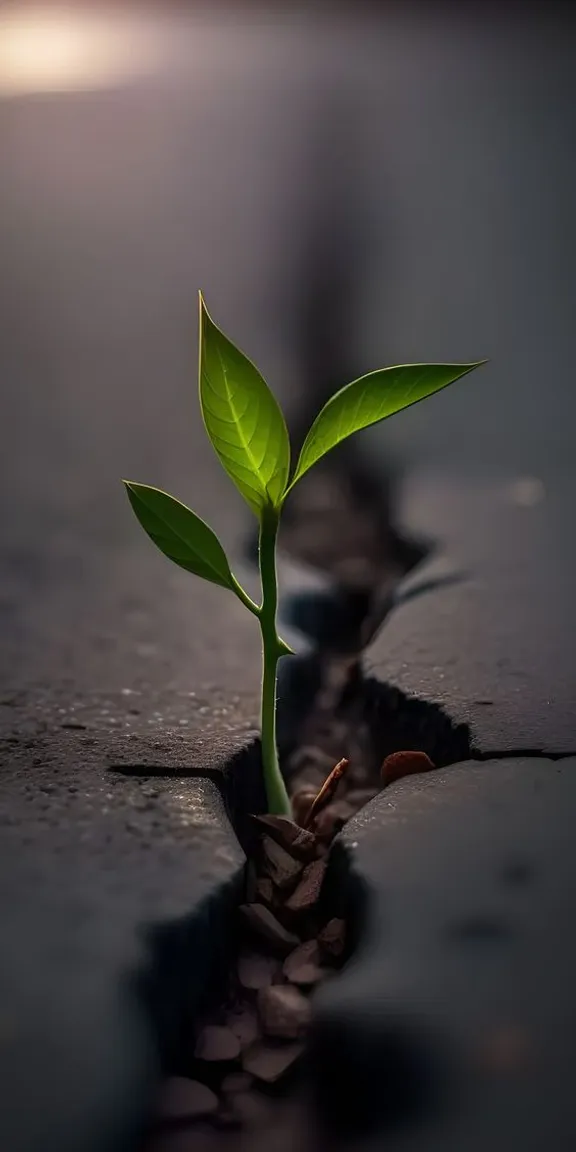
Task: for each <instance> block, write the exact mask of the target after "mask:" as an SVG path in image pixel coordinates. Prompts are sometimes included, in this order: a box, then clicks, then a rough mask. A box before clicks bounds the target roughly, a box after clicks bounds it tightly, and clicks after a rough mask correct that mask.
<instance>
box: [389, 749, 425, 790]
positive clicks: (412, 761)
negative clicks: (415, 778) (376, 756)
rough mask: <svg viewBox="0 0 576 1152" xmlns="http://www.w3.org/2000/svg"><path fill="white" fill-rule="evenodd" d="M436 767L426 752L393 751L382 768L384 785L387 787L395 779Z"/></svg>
mask: <svg viewBox="0 0 576 1152" xmlns="http://www.w3.org/2000/svg"><path fill="white" fill-rule="evenodd" d="M434 767H435V765H434V764H433V763H432V761H431V759H430V757H429V756H427V755H426V753H425V752H392V753H391V755H390V756H387V757H386V759H385V761H384V763H383V765H382V767H381V769H380V778H381V780H382V787H383V788H387V787H388V785H389V784H392V783H393V782H394V781H395V780H400V779H401V778H402V777H403V776H412V775H413V774H414V773H415V772H430V770H431V769H432V768H434Z"/></svg>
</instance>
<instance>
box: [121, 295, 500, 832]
mask: <svg viewBox="0 0 576 1152" xmlns="http://www.w3.org/2000/svg"><path fill="white" fill-rule="evenodd" d="M199 343H200V357H199V359H200V367H199V379H200V407H201V409H202V415H203V417H204V424H205V426H206V431H207V433H208V436H209V438H210V440H211V442H212V445H213V447H214V450H215V452H216V455H217V456H218V457H219V459H220V463H221V464H222V466H223V468H224V469H225V470H226V472H227V473H228V475H229V476H230V478H231V480H232V481H233V483H234V484H235V485H236V487H237V488H238V489H239V491H240V492H241V494H242V496H243V497H244V499H245V500H246V502H247V503H248V504H249V505H250V508H251V509H252V511H253V513H254V515H255V516H256V517H257V518H258V521H259V525H260V547H259V559H260V579H261V588H262V599H261V603H260V604H255V603H254V601H253V600H252V599H251V598H250V596H248V594H247V593H246V592H245V591H244V589H243V588H242V587H241V585H240V584H239V583H238V581H237V579H236V577H235V576H234V574H233V572H232V571H231V569H230V565H229V563H228V559H227V557H226V554H225V552H224V549H223V548H222V545H221V544H220V541H219V540H218V539H217V537H216V536H215V534H214V532H213V531H212V529H211V528H209V527H208V525H207V524H205V523H204V521H203V520H201V519H200V517H199V516H197V515H196V513H195V512H192V511H191V509H190V508H187V507H186V506H185V505H184V504H181V503H180V501H179V500H176V499H175V498H174V497H173V496H169V495H168V493H166V492H162V491H161V490H160V489H159V488H151V487H149V486H148V485H146V484H135V483H133V482H132V481H124V483H125V485H126V489H127V492H128V496H129V499H130V503H131V504H132V508H133V509H134V512H135V513H136V516H137V517H138V520H139V521H140V523H141V525H142V527H143V528H144V530H145V531H146V532H147V533H148V535H149V536H150V538H151V539H152V540H153V541H154V543H155V544H156V545H157V546H158V548H160V550H161V551H162V552H163V553H164V555H165V556H168V558H169V559H170V560H173V561H174V563H175V564H178V565H180V567H181V568H185V569H186V570H187V571H188V572H193V573H194V575H195V576H202V577H203V578H204V579H205V580H211V581H212V582H213V583H214V584H220V585H221V586H222V587H223V588H227V589H229V590H230V591H231V592H233V593H234V594H235V595H236V596H237V597H238V599H239V600H241V601H242V603H243V604H244V605H245V606H246V608H247V609H248V611H249V612H251V613H252V614H253V615H254V616H255V617H256V618H257V620H258V622H259V624H260V630H261V633H262V698H261V731H262V766H263V773H264V783H265V787H266V796H267V802H268V808H269V811H270V812H271V813H275V814H277V815H290V801H289V799H288V794H287V791H286V786H285V784H284V779H283V777H282V774H281V772H280V768H279V764H278V752H277V748H276V677H277V667H278V661H279V659H280V657H281V656H283V655H287V654H290V652H291V649H290V648H289V647H288V645H287V644H285V643H284V641H283V640H282V639H281V637H280V636H279V635H278V630H277V624H276V616H277V606H278V583H277V576H276V539H277V535H278V525H279V522H280V515H281V512H282V508H283V505H284V501H285V500H286V498H287V496H288V495H289V494H290V492H291V491H292V489H293V488H294V486H295V485H296V484H297V483H298V482H299V481H300V480H301V479H302V477H303V476H304V475H305V474H306V472H307V471H308V470H309V468H311V467H312V465H313V464H315V463H316V461H317V460H320V459H321V457H322V456H325V455H326V453H327V452H329V451H330V449H331V448H334V447H335V445H336V444H339V443H340V441H341V440H345V439H346V437H347V436H351V435H352V433H353V432H358V431H359V430H360V429H362V428H367V427H368V426H369V425H371V424H376V423H377V422H378V421H379V420H384V419H385V418H386V417H387V416H392V415H393V414H394V413H395V412H400V411H401V409H403V408H407V407H408V406H409V405H410V404H415V403H416V402H417V401H418V400H423V399H424V398H425V397H426V396H430V395H432V393H434V392H438V391H439V390H440V389H441V388H445V387H446V385H447V384H451V383H452V382H453V381H454V380H458V379H459V378H460V377H461V376H465V375H466V373H467V372H471V371H472V369H473V368H477V367H478V366H479V364H482V363H485V361H478V362H477V363H474V364H404V365H402V366H401V367H398V368H382V369H379V370H378V371H376V372H370V373H368V375H366V376H362V377H360V379H359V380H354V381H353V382H352V383H351V384H348V385H347V386H346V387H345V388H342V389H341V390H340V392H337V393H336V394H335V395H334V396H332V398H331V399H330V400H329V401H328V403H327V404H326V405H325V407H324V408H323V409H322V411H321V412H320V413H319V415H318V416H317V417H316V419H315V421H314V423H313V424H312V427H311V428H310V431H309V432H308V435H307V436H306V439H305V441H304V445H303V447H302V451H301V453H300V457H299V459H298V462H297V464H296V467H295V469H294V472H293V474H292V476H290V442H289V439H288V431H287V428H286V423H285V420H284V417H283V415H282V412H281V410H280V408H279V406H278V404H277V402H276V400H275V398H274V396H273V394H272V392H271V391H270V389H269V388H268V385H267V384H266V382H265V381H264V380H263V378H262V376H261V375H260V373H259V371H258V369H257V368H256V367H255V366H254V364H252V363H251V361H250V360H248V359H247V357H246V356H245V355H244V354H243V353H242V352H240V350H239V349H238V348H236V347H235V345H234V344H232V342H231V341H230V340H229V339H228V337H227V336H225V335H224V333H223V332H221V330H220V329H219V328H218V327H217V326H216V324H214V321H213V320H212V319H211V317H210V315H209V313H208V311H207V309H206V306H205V304H204V300H203V298H202V295H201V294H200V341H199Z"/></svg>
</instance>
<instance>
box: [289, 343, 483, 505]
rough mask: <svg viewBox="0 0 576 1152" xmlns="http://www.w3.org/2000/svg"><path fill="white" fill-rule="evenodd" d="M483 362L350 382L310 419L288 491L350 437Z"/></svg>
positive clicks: (388, 371) (410, 367) (386, 372)
mask: <svg viewBox="0 0 576 1152" xmlns="http://www.w3.org/2000/svg"><path fill="white" fill-rule="evenodd" d="M485 363H486V361H485V360H479V361H477V362H476V363H474V364H402V365H400V367H397V368H381V369H379V370H378V371H376V372H369V373H368V375H367V376H361V377H360V379H359V380H353V382H352V383H351V384H347V385H346V387H345V388H342V389H341V390H340V392H336V394H335V395H334V396H332V397H331V399H330V400H329V401H328V403H327V404H326V405H325V406H324V408H323V409H322V411H321V412H320V413H319V415H318V416H317V417H316V419H315V421H314V423H313V425H312V427H311V429H310V431H309V433H308V435H307V437H306V439H305V441H304V444H303V446H302V451H301V453H300V459H299V460H298V464H297V466H296V471H295V473H294V476H293V478H292V482H291V484H290V486H289V488H288V491H290V489H291V488H293V487H294V485H295V484H296V483H297V481H298V480H300V478H301V476H303V475H304V473H305V472H307V471H308V469H309V468H311V467H312V465H313V464H315V463H316V461H317V460H319V459H320V458H321V457H322V456H325V455H326V453H327V452H329V451H330V449H331V448H334V447H335V446H336V444H339V443H340V441H341V440H345V439H346V437H347V436H351V435H352V433H353V432H359V431H360V429H361V428H368V427H369V426H370V425H371V424H377V423H378V421H379V420H385V419H386V417H387V416H392V415H393V414H394V413H395V412H400V411H401V410H402V408H408V407H409V406H410V405H411V404H416V403H417V402H418V401H419V400H424V398H425V397H426V396H431V395H432V393H433V392H439V391H440V389H441V388H445V387H446V385H447V384H452V382H453V381H454V380H458V379H459V378H460V377H461V376H465V375H466V373H467V372H471V371H472V369H473V368H478V367H479V365H480V364H485Z"/></svg>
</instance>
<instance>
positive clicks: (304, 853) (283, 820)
mask: <svg viewBox="0 0 576 1152" xmlns="http://www.w3.org/2000/svg"><path fill="white" fill-rule="evenodd" d="M314 796H315V793H313V795H312V798H314ZM254 819H255V820H256V822H257V823H258V824H260V825H262V827H264V828H265V829H266V832H267V834H268V836H271V837H272V839H273V840H276V841H277V842H278V843H279V844H281V846H282V847H283V848H285V849H286V851H287V852H289V853H290V855H291V856H297V857H298V858H299V859H301V860H307V859H310V857H311V856H313V855H314V836H313V835H312V833H311V832H307V831H306V830H305V829H304V828H300V826H299V825H298V824H297V823H295V822H294V821H293V820H288V818H287V817H286V816H255V817H254Z"/></svg>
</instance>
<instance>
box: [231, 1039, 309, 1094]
mask: <svg viewBox="0 0 576 1152" xmlns="http://www.w3.org/2000/svg"><path fill="white" fill-rule="evenodd" d="M303 1051H304V1045H303V1044H302V1043H294V1044H281V1045H276V1044H269V1043H267V1042H266V1041H265V1040H262V1041H260V1042H259V1043H257V1044H254V1045H253V1046H252V1048H249V1049H248V1051H247V1052H245V1053H244V1056H243V1058H242V1066H243V1068H244V1069H245V1071H246V1072H251V1073H252V1075H253V1076H255V1077H256V1079H257V1080H263V1081H264V1082H265V1083H266V1084H275V1083H276V1081H277V1080H279V1079H280V1077H281V1076H284V1075H285V1074H286V1072H287V1071H288V1069H289V1068H292V1066H293V1065H294V1064H295V1063H296V1061H297V1060H299V1059H300V1057H301V1056H302V1053H303Z"/></svg>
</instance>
